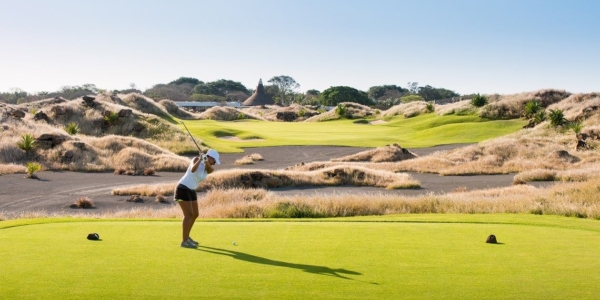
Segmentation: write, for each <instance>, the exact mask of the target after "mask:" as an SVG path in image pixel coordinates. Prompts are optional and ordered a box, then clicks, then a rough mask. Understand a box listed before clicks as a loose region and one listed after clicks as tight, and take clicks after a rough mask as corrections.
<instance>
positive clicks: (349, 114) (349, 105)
mask: <svg viewBox="0 0 600 300" xmlns="http://www.w3.org/2000/svg"><path fill="white" fill-rule="evenodd" d="M339 106H341V107H343V108H344V110H345V111H346V113H345V114H344V115H343V116H340V115H339V114H338V112H337V109H336V108H334V109H332V110H330V111H328V112H325V113H322V114H319V115H316V116H313V117H310V118H308V119H306V120H305V121H306V122H322V121H328V120H336V119H339V118H348V119H359V118H367V117H371V116H376V115H377V113H376V110H375V109H372V108H370V107H368V106H366V105H362V104H358V103H353V102H342V103H340V104H339Z"/></svg>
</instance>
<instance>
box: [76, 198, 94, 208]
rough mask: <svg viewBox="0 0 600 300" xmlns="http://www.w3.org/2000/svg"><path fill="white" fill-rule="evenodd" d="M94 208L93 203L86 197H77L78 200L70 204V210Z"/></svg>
mask: <svg viewBox="0 0 600 300" xmlns="http://www.w3.org/2000/svg"><path fill="white" fill-rule="evenodd" d="M94 207H96V206H95V205H94V202H93V201H92V199H90V198H88V197H85V196H84V197H79V199H77V201H75V203H74V204H71V208H94Z"/></svg>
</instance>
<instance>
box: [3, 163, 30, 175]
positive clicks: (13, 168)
mask: <svg viewBox="0 0 600 300" xmlns="http://www.w3.org/2000/svg"><path fill="white" fill-rule="evenodd" d="M16 173H25V167H24V166H22V165H16V164H0V174H16Z"/></svg>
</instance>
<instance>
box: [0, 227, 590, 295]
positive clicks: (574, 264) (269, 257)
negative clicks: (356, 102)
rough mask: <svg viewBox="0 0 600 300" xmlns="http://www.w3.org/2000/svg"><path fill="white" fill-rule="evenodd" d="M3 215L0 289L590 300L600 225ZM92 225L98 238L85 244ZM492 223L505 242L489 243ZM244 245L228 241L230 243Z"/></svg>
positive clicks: (35, 292) (17, 291)
mask: <svg viewBox="0 0 600 300" xmlns="http://www.w3.org/2000/svg"><path fill="white" fill-rule="evenodd" d="M179 230H180V224H179V222H178V221H176V220H155V221H152V220H92V219H60V220H50V219H49V220H44V219H37V220H15V221H3V222H0V253H1V254H2V257H1V260H0V270H2V271H1V272H0V299H126V298H136V299H193V298H203V299H334V298H335V299H431V298H438V299H440V298H443V299H594V298H596V299H597V297H598V292H599V291H600V290H599V288H598V282H600V272H598V270H599V269H600V259H599V258H600V254H598V249H600V222H598V221H594V220H585V219H574V218H564V217H556V216H536V215H402V216H384V217H361V218H341V219H322V220H282V221H272V220H203V221H201V222H199V223H197V224H196V227H195V228H194V229H193V231H192V233H193V235H192V236H193V237H194V238H195V239H196V240H198V241H200V244H201V247H200V248H199V249H198V250H195V249H184V248H180V247H179V238H178V237H179ZM91 232H97V233H99V234H100V237H101V239H102V240H101V241H88V240H86V236H87V234H88V233H91ZM489 234H495V235H496V236H497V237H498V241H499V242H500V243H501V244H496V245H493V244H486V243H485V242H484V241H485V239H486V237H487V236H488V235H489ZM234 241H235V242H236V245H233V244H232V243H233V242H234Z"/></svg>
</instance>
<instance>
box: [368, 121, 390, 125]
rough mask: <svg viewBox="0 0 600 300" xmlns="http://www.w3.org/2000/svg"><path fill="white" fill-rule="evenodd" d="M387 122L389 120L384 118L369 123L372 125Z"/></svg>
mask: <svg viewBox="0 0 600 300" xmlns="http://www.w3.org/2000/svg"><path fill="white" fill-rule="evenodd" d="M385 123H387V121H384V120H375V121H371V122H369V124H372V125H378V124H385Z"/></svg>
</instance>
